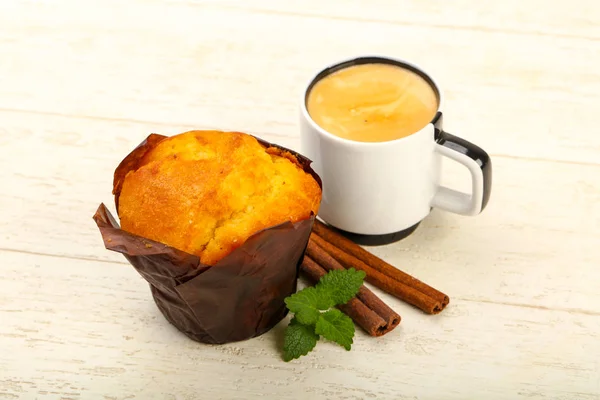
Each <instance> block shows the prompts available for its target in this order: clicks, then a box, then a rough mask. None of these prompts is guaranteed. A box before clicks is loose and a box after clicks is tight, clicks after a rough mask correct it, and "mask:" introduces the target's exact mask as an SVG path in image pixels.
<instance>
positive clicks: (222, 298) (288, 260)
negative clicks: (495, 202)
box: [94, 134, 321, 344]
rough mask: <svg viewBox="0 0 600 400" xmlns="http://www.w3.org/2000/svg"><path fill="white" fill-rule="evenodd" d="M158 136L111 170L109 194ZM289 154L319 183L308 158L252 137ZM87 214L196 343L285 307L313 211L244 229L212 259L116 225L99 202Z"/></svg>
mask: <svg viewBox="0 0 600 400" xmlns="http://www.w3.org/2000/svg"><path fill="white" fill-rule="evenodd" d="M165 138H166V136H162V135H157V134H152V135H150V136H148V138H146V140H144V141H143V142H142V143H141V144H140V145H139V146H138V147H137V148H136V149H134V150H133V151H132V152H131V153H130V154H129V155H128V156H127V157H125V159H123V161H122V162H121V163H120V164H119V166H118V167H117V169H116V170H115V177H114V184H113V193H114V195H115V205H116V207H117V210H118V204H119V195H120V192H121V187H122V184H123V179H124V177H125V175H126V174H127V172H129V171H131V170H135V169H137V167H138V165H139V162H140V160H141V159H142V157H143V156H144V154H146V152H147V151H148V150H150V149H151V148H153V147H154V146H156V145H157V144H158V143H159V142H160V141H161V140H163V139H165ZM256 139H257V140H258V141H259V142H260V143H261V144H262V145H263V146H265V147H266V148H269V147H275V148H277V149H278V150H279V151H281V152H283V153H284V154H285V153H286V152H287V153H289V155H292V156H293V157H288V158H290V159H292V160H297V162H298V165H299V166H301V167H302V168H303V169H304V171H306V172H307V173H310V174H311V175H312V176H313V177H314V178H315V180H316V181H317V182H318V183H319V185H321V179H320V178H319V176H318V175H317V174H316V173H315V172H314V171H313V170H312V168H310V164H311V161H310V160H309V159H307V158H306V157H303V156H302V155H300V154H298V153H296V152H293V151H291V150H289V149H286V148H284V147H281V146H278V145H274V144H271V143H268V142H265V141H264V140H261V139H259V138H256ZM94 220H95V221H96V224H97V226H98V228H99V230H100V233H101V235H102V238H103V240H104V245H105V247H106V248H107V249H108V250H112V251H116V252H119V253H122V254H123V255H124V256H125V258H126V259H127V260H128V261H129V262H130V263H131V265H132V266H133V267H134V268H135V269H136V270H137V271H138V273H139V274H140V275H141V276H142V277H143V278H144V279H145V280H146V281H147V282H148V283H149V285H150V292H151V294H152V297H153V298H154V301H155V302H156V305H157V307H158V309H159V310H160V311H161V312H162V314H163V315H164V317H165V318H166V319H167V320H168V321H169V322H170V323H171V324H173V325H174V326H175V327H176V328H177V329H179V330H180V331H181V332H183V333H184V334H185V335H187V336H188V337H190V338H191V339H194V340H197V341H199V342H203V343H212V344H222V343H229V342H235V341H241V340H246V339H250V338H252V337H256V336H259V335H261V334H263V333H265V332H267V331H268V330H270V329H271V328H272V327H273V326H275V325H276V324H277V323H278V322H280V321H281V320H282V319H283V318H284V317H285V316H286V314H287V308H286V307H285V303H284V299H285V298H286V297H288V296H290V295H291V294H293V293H295V292H296V282H297V278H298V271H299V266H300V263H301V261H302V257H303V255H304V251H305V249H306V246H307V244H308V239H309V237H310V233H311V230H312V226H313V223H314V221H315V216H314V215H311V216H310V218H308V219H306V220H302V221H298V222H296V223H291V222H285V223H282V224H279V225H277V226H273V227H270V228H267V229H264V230H262V231H259V232H257V233H255V234H254V235H252V236H251V237H250V238H248V240H246V242H245V243H244V244H242V245H241V246H240V247H238V248H236V249H235V250H234V251H232V252H231V253H230V254H228V255H227V256H225V257H224V258H223V259H221V260H220V261H219V262H217V263H216V264H215V265H214V266H208V265H204V264H202V263H200V259H199V258H198V257H197V256H195V255H192V254H189V253H186V252H184V251H181V250H178V249H175V248H173V247H170V246H167V245H165V244H162V243H159V242H156V241H153V240H150V239H147V238H143V237H140V236H137V235H133V234H131V233H128V232H125V231H123V230H121V229H120V227H119V224H118V223H117V221H116V220H115V218H114V217H113V216H112V215H111V213H110V211H109V210H108V209H107V207H106V206H105V205H104V204H100V206H99V208H98V210H97V212H96V214H95V215H94Z"/></svg>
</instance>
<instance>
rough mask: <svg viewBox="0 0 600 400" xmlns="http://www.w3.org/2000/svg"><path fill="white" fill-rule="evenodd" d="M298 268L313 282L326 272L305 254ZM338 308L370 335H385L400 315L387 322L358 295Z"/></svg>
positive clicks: (398, 321) (392, 327) (397, 322)
mask: <svg viewBox="0 0 600 400" xmlns="http://www.w3.org/2000/svg"><path fill="white" fill-rule="evenodd" d="M342 268H343V267H342ZM300 270H301V271H302V272H303V273H304V274H305V275H307V276H308V278H309V279H310V280H312V281H313V282H315V283H316V282H318V281H319V279H321V277H323V275H325V274H326V273H327V270H325V269H324V268H323V267H321V266H320V265H319V264H317V263H316V262H315V261H314V260H312V259H311V258H310V257H309V256H306V255H305V256H304V260H303V261H302V264H301V265H300ZM363 288H364V287H363ZM363 288H361V289H363ZM364 289H366V288H364ZM367 290H368V289H367ZM373 296H375V294H373ZM375 297H376V296H375ZM377 300H379V299H377ZM379 302H381V300H379ZM382 303H383V302H382ZM384 305H385V304H384ZM386 307H387V306H386ZM338 308H339V309H340V311H342V312H343V313H344V314H346V315H348V316H349V317H350V318H352V320H353V321H354V322H355V323H356V324H357V325H358V326H360V327H361V328H362V329H363V330H364V331H365V332H367V333H368V334H369V335H371V336H382V335H385V334H386V333H387V332H389V331H391V330H392V329H394V328H395V327H396V326H397V325H398V324H399V323H400V316H399V315H397V314H396V316H397V318H396V319H394V320H393V321H392V323H388V322H387V321H386V320H385V319H384V318H382V317H381V316H380V315H379V314H377V312H375V311H373V310H372V309H370V308H369V307H368V306H367V305H365V303H363V302H362V301H361V300H360V298H359V297H358V295H357V297H354V298H352V299H351V300H350V301H349V302H348V303H346V304H343V305H339V306H338ZM390 310H391V309H390ZM392 312H393V311H392Z"/></svg>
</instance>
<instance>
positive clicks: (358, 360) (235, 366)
mask: <svg viewBox="0 0 600 400" xmlns="http://www.w3.org/2000/svg"><path fill="white" fill-rule="evenodd" d="M0 257H1V258H2V260H3V272H4V273H3V274H1V275H0V319H1V321H2V324H0V347H1V348H4V349H7V348H8V349H12V350H11V351H8V352H4V353H3V355H2V357H0V370H2V371H3V373H2V375H1V376H0V396H3V397H5V398H22V397H23V396H28V397H31V396H44V395H46V396H50V397H52V398H59V397H62V398H118V399H123V398H127V397H128V396H135V397H140V398H144V399H154V398H156V399H159V398H160V399H165V398H166V399H171V398H172V399H179V398H231V399H247V398H258V397H263V398H264V397H266V398H289V399H305V398H306V397H307V396H310V397H311V398H352V399H353V398H381V399H383V398H386V399H414V398H423V399H429V398H431V399H433V398H440V396H443V398H444V399H457V400H458V399H464V398H486V399H506V398H511V399H529V398H540V399H542V398H552V399H574V398H576V399H589V400H592V399H598V393H599V391H598V389H599V386H598V383H599V381H598V376H599V372H600V370H599V367H600V366H599V365H598V360H597V355H598V353H599V352H600V336H599V334H600V318H598V316H597V315H588V314H585V313H580V312H565V311H559V310H548V309H539V308H528V307H515V306H507V305H499V304H488V303H478V302H471V301H455V302H454V303H453V304H452V306H451V308H449V309H447V311H446V312H444V313H443V314H440V315H438V316H427V315H424V314H422V313H420V312H417V311H414V310H411V309H404V308H402V316H403V321H402V323H401V325H400V326H399V327H398V328H397V329H396V330H395V331H393V332H392V333H390V334H389V335H386V336H384V337H382V338H379V339H375V338H372V337H368V336H366V335H364V334H363V333H362V332H358V333H357V337H356V338H355V343H354V345H353V349H352V351H350V352H346V351H345V350H343V349H342V348H341V347H337V346H334V345H332V344H330V343H326V342H320V343H319V344H318V348H317V349H316V350H315V351H314V352H313V353H311V354H310V355H308V356H306V357H303V358H302V359H300V360H298V361H294V362H293V363H289V364H286V363H284V362H283V361H281V359H280V357H281V356H280V349H279V346H280V345H281V342H280V341H281V334H282V331H283V328H284V326H285V323H286V321H283V322H282V323H281V324H279V325H278V326H277V327H276V328H275V329H274V330H272V331H271V332H269V333H267V334H265V335H263V336H262V337H260V338H256V339H253V340H249V341H245V342H239V343H233V344H228V345H222V346H211V345H204V344H199V343H196V342H193V341H191V340H189V339H187V338H186V337H185V336H183V335H182V334H180V333H179V332H177V331H176V330H175V329H174V328H173V327H171V326H170V325H169V324H168V323H167V322H166V321H165V320H164V318H163V317H162V315H161V314H160V313H159V312H158V311H157V309H156V306H155V305H154V303H153V301H152V299H151V298H150V294H149V291H148V287H147V285H146V284H145V282H144V281H143V280H142V279H141V278H140V277H139V276H138V275H137V274H136V273H135V271H134V270H133V269H131V268H124V267H123V266H122V265H116V264H105V263H95V262H82V261H78V260H70V259H61V258H55V257H46V256H39V255H25V254H19V253H11V252H2V251H0ZM391 304H392V305H393V306H395V307H397V308H398V304H396V303H394V302H391ZM103 396H104V397H103Z"/></svg>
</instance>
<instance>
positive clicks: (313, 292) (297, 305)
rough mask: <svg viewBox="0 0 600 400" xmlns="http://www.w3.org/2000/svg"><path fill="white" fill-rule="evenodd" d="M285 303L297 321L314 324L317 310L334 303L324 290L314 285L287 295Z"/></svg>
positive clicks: (317, 314) (317, 315) (327, 307)
mask: <svg viewBox="0 0 600 400" xmlns="http://www.w3.org/2000/svg"><path fill="white" fill-rule="evenodd" d="M285 305H286V306H287V308H288V309H289V310H290V311H291V312H293V313H294V314H296V318H298V322H300V323H301V324H305V325H314V324H315V323H316V322H317V318H319V314H320V313H319V310H328V309H329V308H330V307H332V306H333V305H334V303H333V301H332V300H331V298H330V297H329V296H328V294H327V293H326V292H323V291H322V290H319V289H317V288H316V287H307V288H304V289H302V290H301V291H299V292H297V293H294V294H293V295H291V296H289V297H287V298H286V299H285Z"/></svg>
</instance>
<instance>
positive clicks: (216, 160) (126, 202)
mask: <svg viewBox="0 0 600 400" xmlns="http://www.w3.org/2000/svg"><path fill="white" fill-rule="evenodd" d="M320 198H321V188H320V186H319V184H318V183H317V182H316V181H315V179H314V178H313V176H312V175H311V174H309V173H307V172H305V171H304V170H303V169H302V167H301V166H300V165H299V164H298V161H297V160H296V158H295V156H293V155H292V154H291V153H289V152H286V151H284V150H281V149H278V148H275V147H271V148H265V147H264V146H262V145H261V144H260V143H259V142H258V141H257V140H256V139H255V138H254V137H253V136H250V135H247V134H244V133H239V132H219V131H189V132H185V133H182V134H179V135H176V136H173V137H170V138H168V139H165V140H163V141H161V142H160V143H159V144H158V145H157V146H156V147H154V148H153V149H151V150H150V151H148V152H147V153H146V154H145V155H144V157H143V158H142V160H141V163H140V164H139V165H138V168H137V169H136V170H133V171H130V172H129V173H127V175H126V176H125V179H124V180H123V184H122V187H121V193H120V197H119V209H118V214H119V218H120V220H121V227H122V229H123V230H125V231H128V232H131V233H134V234H136V235H140V236H143V237H147V238H149V239H152V240H156V241H159V242H162V243H165V244H167V245H169V246H172V247H175V248H177V249H180V250H183V251H185V252H188V253H190V254H195V255H197V256H199V257H200V261H201V262H202V263H203V264H206V265H214V264H216V263H217V262H218V261H219V260H221V259H222V258H223V257H225V256H226V255H227V254H229V253H231V252H232V251H233V250H234V249H236V248H237V247H239V246H240V245H241V244H243V243H244V242H245V241H246V239H248V237H250V236H251V235H252V234H254V233H256V232H258V231H260V230H263V229H266V228H269V227H271V226H275V225H279V224H281V223H284V222H286V221H290V222H292V223H294V222H297V221H300V220H303V219H306V218H308V217H309V216H310V215H311V213H312V214H314V215H316V214H317V212H318V208H319V203H320Z"/></svg>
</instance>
